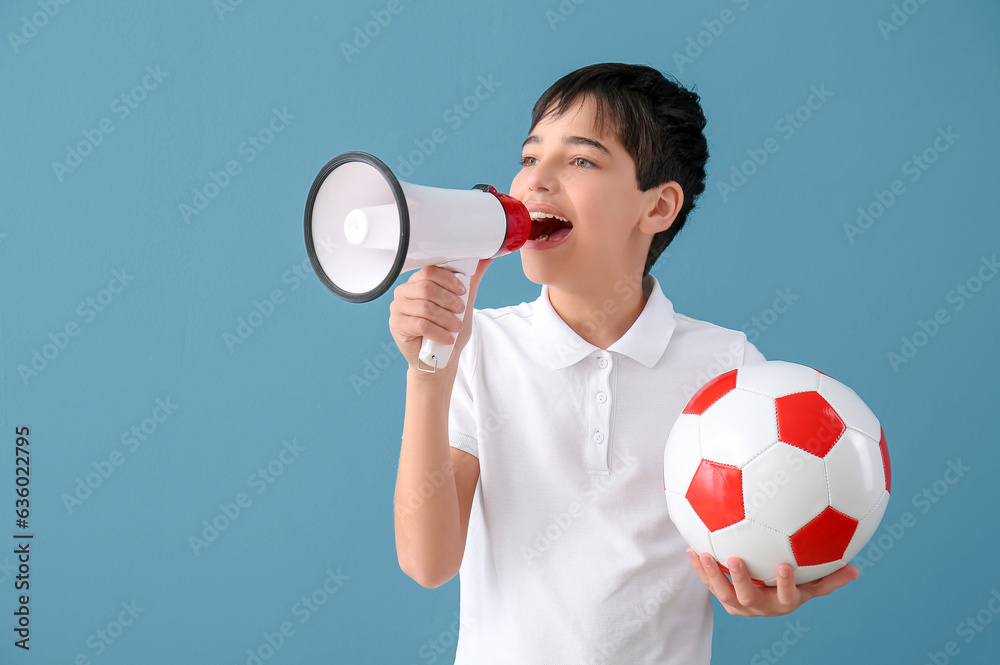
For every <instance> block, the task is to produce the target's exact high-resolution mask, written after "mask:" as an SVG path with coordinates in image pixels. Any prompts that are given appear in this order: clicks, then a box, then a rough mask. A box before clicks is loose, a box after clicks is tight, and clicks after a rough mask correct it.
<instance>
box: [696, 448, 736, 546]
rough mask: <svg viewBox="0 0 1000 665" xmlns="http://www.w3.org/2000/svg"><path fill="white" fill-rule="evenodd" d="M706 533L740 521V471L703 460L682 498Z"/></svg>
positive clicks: (726, 465) (733, 467)
mask: <svg viewBox="0 0 1000 665" xmlns="http://www.w3.org/2000/svg"><path fill="white" fill-rule="evenodd" d="M684 496H685V497H686V498H687V500H688V501H689V502H690V503H691V507H692V508H694V511H695V512H696V513H698V517H700V518H701V521H702V522H704V523H705V526H707V527H708V530H709V531H718V530H719V529H723V528H725V527H727V526H729V525H731V524H736V523H737V522H739V521H740V520H742V519H743V517H744V513H743V472H742V471H740V470H739V469H738V468H736V467H735V466H730V465H728V464H719V463H718V462H711V461H709V460H702V461H701V464H700V465H698V470H697V471H695V473H694V477H693V478H692V479H691V484H690V485H689V486H688V491H687V494H685V495H684Z"/></svg>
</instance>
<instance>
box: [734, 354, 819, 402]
mask: <svg viewBox="0 0 1000 665" xmlns="http://www.w3.org/2000/svg"><path fill="white" fill-rule="evenodd" d="M817 385H819V372H817V371H816V370H814V369H812V368H811V367H806V366H805V365H796V364H795V363H786V362H784V361H781V360H770V361H766V362H759V363H751V364H749V365H743V367H740V369H739V372H738V373H737V374H736V387H737V388H743V389H744V390H752V391H754V392H757V393H763V394H764V395H770V396H771V397H782V396H783V395H791V394H792V393H802V392H806V391H807V390H816V386H817Z"/></svg>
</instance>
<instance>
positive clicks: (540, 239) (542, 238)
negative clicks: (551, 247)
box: [535, 233, 549, 242]
mask: <svg viewBox="0 0 1000 665" xmlns="http://www.w3.org/2000/svg"><path fill="white" fill-rule="evenodd" d="M548 239H549V234H548V233H543V234H542V235H540V236H538V237H537V238H535V240H536V241H537V242H545V241H546V240H548Z"/></svg>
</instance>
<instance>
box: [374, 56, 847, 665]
mask: <svg viewBox="0 0 1000 665" xmlns="http://www.w3.org/2000/svg"><path fill="white" fill-rule="evenodd" d="M704 126H705V119H704V115H703V114H702V110H701V107H700V105H699V99H698V96H697V95H695V94H693V93H691V92H689V91H687V90H685V89H684V88H682V87H680V86H678V85H677V84H675V83H674V82H671V81H669V80H667V79H666V78H664V77H663V75H662V74H660V73H659V72H658V71H656V70H654V69H651V68H649V67H643V66H636V65H622V64H603V65H593V66H590V67H585V68H583V69H581V70H578V71H576V72H573V73H571V74H568V75H567V76H565V77H563V78H562V79H560V80H559V81H557V82H556V83H555V84H554V85H553V86H552V87H551V88H550V89H549V90H548V91H546V92H545V93H544V94H543V95H542V97H541V98H540V99H539V100H538V102H537V103H536V105H535V108H534V110H533V113H532V119H531V129H530V130H529V135H528V138H527V139H526V140H525V142H524V145H523V150H522V162H521V164H522V168H521V171H520V173H518V175H517V176H516V177H515V178H514V181H513V183H512V184H511V190H510V193H511V195H512V196H514V197H516V198H518V199H520V200H521V201H523V202H524V203H525V205H526V207H527V208H528V210H529V211H530V212H531V213H532V220H533V222H532V233H531V240H529V241H528V242H527V243H526V244H525V246H524V247H523V248H522V249H521V260H522V265H523V269H524V273H525V275H526V276H527V277H528V278H529V279H530V280H532V281H534V282H536V283H539V284H541V285H542V293H541V296H540V297H539V299H538V300H537V301H535V302H533V303H522V304H521V305H518V306H516V307H507V308H503V309H498V310H482V311H477V312H476V313H475V315H474V316H473V315H471V311H472V304H473V302H474V298H475V293H476V288H477V286H478V284H479V280H480V279H481V278H482V276H483V273H484V272H485V270H486V268H487V265H488V262H485V261H484V262H482V263H481V264H480V266H479V270H478V271H477V273H476V275H475V276H474V277H473V279H472V280H471V283H470V286H469V289H470V294H469V307H468V308H467V311H464V312H463V307H462V304H461V301H460V300H459V298H458V295H456V294H459V293H461V292H462V290H463V289H464V287H463V286H462V285H461V283H460V282H459V280H458V279H457V278H456V277H455V276H454V275H452V274H451V273H450V272H448V271H446V270H443V269H440V268H428V269H425V270H422V271H420V272H419V273H417V274H415V275H414V276H413V277H412V278H411V279H410V280H409V281H408V282H407V283H406V284H403V285H401V286H400V287H398V288H397V289H396V291H395V299H394V301H393V303H392V306H391V312H392V313H391V316H390V320H389V324H390V329H391V331H392V334H393V337H394V339H395V340H396V343H397V344H398V345H399V347H400V349H401V351H402V352H403V354H404V355H405V356H406V358H407V360H408V361H409V363H410V369H409V370H408V373H407V390H406V414H405V419H404V426H403V440H402V448H401V451H400V462H399V472H398V477H397V485H396V497H395V528H396V550H397V554H398V557H399V562H400V566H401V567H402V569H403V571H404V572H406V573H407V574H408V575H409V576H411V577H412V578H413V579H415V580H416V581H417V582H419V583H420V584H422V585H424V586H427V587H436V586H439V585H441V584H443V583H445V582H446V581H448V580H449V579H451V578H452V577H453V576H454V575H455V574H456V573H457V572H459V570H461V581H462V584H461V603H462V615H463V620H462V625H461V628H460V635H459V643H458V653H457V661H456V662H457V663H462V664H466V663H475V664H477V665H478V664H480V663H488V662H489V663H492V662H497V663H604V662H622V663H685V664H689V663H707V662H708V660H709V657H710V650H711V619H712V614H711V612H712V610H711V600H710V596H709V594H708V593H707V592H706V588H707V589H708V590H709V591H710V592H711V593H712V594H714V595H715V596H716V598H718V600H719V601H720V602H721V603H722V604H723V606H724V607H725V608H726V610H727V611H728V612H730V613H731V614H744V615H776V614H783V613H786V612H790V611H792V610H793V609H795V608H796V607H798V606H799V605H800V604H801V603H802V602H804V601H805V600H808V599H809V598H811V597H814V596H817V595H825V594H827V593H829V592H831V591H833V590H834V589H836V588H838V587H840V586H842V585H844V584H846V583H847V582H848V581H850V580H851V579H854V578H855V577H856V576H857V571H856V570H854V569H853V567H852V566H848V567H846V568H844V569H842V570H841V571H838V572H837V573H834V574H832V575H830V576H828V577H826V578H823V579H822V580H817V581H816V582H813V583H810V584H804V585H799V586H795V584H794V582H793V581H792V578H791V577H790V575H789V573H790V571H789V570H788V567H787V566H782V567H780V568H779V570H778V575H779V577H778V586H777V588H774V589H760V588H757V587H754V586H753V585H752V584H751V582H750V580H749V576H748V574H747V572H746V568H745V566H743V564H742V562H741V561H739V560H738V559H731V560H729V561H728V562H727V565H728V567H729V569H730V570H731V573H732V582H730V581H729V580H728V579H727V578H726V577H725V575H723V573H722V571H721V570H720V568H719V566H718V564H717V563H716V562H715V561H714V560H713V559H712V557H711V556H709V555H707V554H703V555H701V557H699V556H698V555H697V554H695V553H694V552H691V551H690V550H686V548H685V545H684V543H683V540H682V539H681V537H680V535H679V534H678V533H677V531H676V529H675V528H674V527H673V525H672V524H671V522H670V519H669V517H668V515H667V511H666V508H665V505H664V499H663V487H662V455H663V447H664V443H665V440H666V435H667V434H668V433H669V431H670V428H671V426H672V424H673V422H674V420H675V419H676V418H677V416H678V415H679V414H680V412H681V410H682V409H683V407H684V405H685V404H686V403H687V399H688V397H689V396H690V395H691V393H692V392H693V390H694V389H696V388H697V387H698V384H697V379H696V377H697V375H698V374H699V372H704V371H705V369H706V368H707V367H708V366H709V365H711V364H713V363H716V362H717V360H718V358H719V357H720V356H721V357H731V358H732V359H733V363H732V367H737V366H739V365H742V364H744V363H748V362H756V361H760V360H763V359H764V358H763V356H762V355H761V354H760V353H759V352H758V351H757V349H756V348H754V347H753V345H752V344H750V343H749V342H747V340H746V336H745V335H744V334H743V333H740V332H736V331H732V330H726V329H724V328H720V327H718V326H714V325H712V324H709V323H705V322H701V321H695V320H693V319H690V318H687V317H685V316H682V315H679V314H676V313H675V312H674V311H673V307H672V305H671V304H670V301H669V300H667V299H666V297H665V296H664V295H663V293H662V291H661V290H660V287H659V285H658V283H657V281H656V280H655V279H654V278H653V277H652V276H651V275H650V274H649V270H650V268H651V267H652V265H653V263H654V262H655V261H656V259H657V257H658V256H659V254H660V253H661V252H662V251H663V249H664V247H666V245H667V243H669V242H670V240H671V239H672V238H673V237H674V235H676V233H677V232H678V231H679V230H680V228H681V227H682V226H683V224H684V222H685V220H686V218H687V215H688V213H689V212H690V211H691V209H692V208H693V206H694V199H695V197H697V196H698V194H700V193H701V192H702V191H704V188H705V185H704V180H705V170H704V166H705V162H706V161H707V159H708V150H707V143H706V141H705V137H704V135H703V133H702V130H703V128H704ZM473 330H474V331H475V332H474V334H473ZM422 337H429V338H431V339H434V340H436V341H438V342H441V343H450V342H451V341H452V340H453V339H455V338H456V337H457V343H456V347H455V351H454V353H453V355H452V361H451V362H450V363H449V364H448V366H447V367H446V368H444V369H441V370H438V371H437V372H436V373H434V374H429V373H426V372H422V371H419V370H418V369H417V367H416V357H417V353H418V351H419V346H420V341H421V338H422ZM727 353H728V355H726V354H727ZM459 354H461V355H459ZM456 358H459V361H458V362H456V360H455V359H456ZM732 367H723V368H722V371H728V370H729V369H731V368H732ZM431 479H433V481H431ZM418 497H419V498H418ZM685 556H687V558H688V560H689V561H688V562H685V561H684V559H685ZM692 568H693V571H692ZM695 573H696V574H695Z"/></svg>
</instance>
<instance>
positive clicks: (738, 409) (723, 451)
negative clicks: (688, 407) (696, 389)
mask: <svg viewBox="0 0 1000 665" xmlns="http://www.w3.org/2000/svg"><path fill="white" fill-rule="evenodd" d="M740 371H742V370H740ZM737 377H738V375H737ZM777 440H778V417H777V414H776V410H775V406H774V400H773V399H771V398H770V397H765V396H763V395H756V394H754V393H748V392H746V391H743V390H739V389H735V390H732V391H730V392H729V393H727V394H726V395H725V396H724V397H723V398H722V399H720V400H719V401H718V402H716V403H715V404H713V405H712V406H710V407H708V409H707V410H706V411H705V413H703V414H702V415H701V454H702V456H703V457H704V458H705V459H707V460H712V461H713V462H719V463H721V464H731V465H733V466H739V467H741V466H743V465H744V464H746V463H747V462H749V461H750V460H751V459H753V458H754V457H755V456H757V455H758V454H760V452H761V451H762V450H764V449H766V448H767V447H768V446H770V445H771V444H773V443H775V442H776V441H777Z"/></svg>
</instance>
